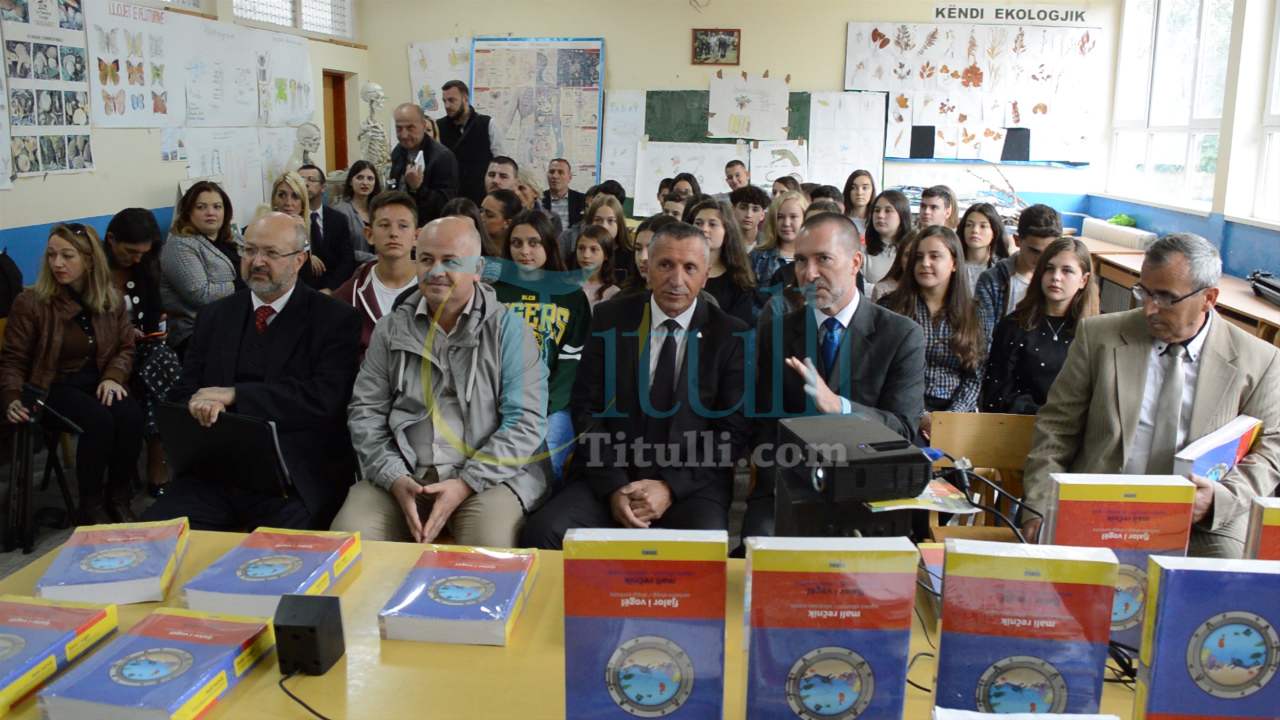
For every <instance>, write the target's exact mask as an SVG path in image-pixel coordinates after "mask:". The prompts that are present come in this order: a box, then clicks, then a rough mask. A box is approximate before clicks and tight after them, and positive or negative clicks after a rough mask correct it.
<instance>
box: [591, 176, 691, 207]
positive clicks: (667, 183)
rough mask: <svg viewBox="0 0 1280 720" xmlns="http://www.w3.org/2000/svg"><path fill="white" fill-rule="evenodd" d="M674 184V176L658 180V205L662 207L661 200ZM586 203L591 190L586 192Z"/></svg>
mask: <svg viewBox="0 0 1280 720" xmlns="http://www.w3.org/2000/svg"><path fill="white" fill-rule="evenodd" d="M675 184H676V179H675V178H669V177H667V178H662V179H661V180H659V181H658V193H657V198H658V207H662V200H663V199H664V198H666V197H667V193H669V192H671V186H672V185H675ZM587 205H591V192H590V191H588V192H587Z"/></svg>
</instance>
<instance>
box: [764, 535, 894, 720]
mask: <svg viewBox="0 0 1280 720" xmlns="http://www.w3.org/2000/svg"><path fill="white" fill-rule="evenodd" d="M918 560H919V556H918V554H917V553H916V550H915V547H914V546H912V544H911V541H910V540H908V539H906V538H848V539H846V538H748V539H747V591H746V597H745V599H744V605H743V618H744V620H745V622H746V624H747V642H746V643H745V645H746V647H745V649H746V650H747V652H748V658H747V683H746V685H747V717H748V718H762V719H763V718H782V717H801V718H804V717H816V718H821V717H848V718H857V717H868V718H878V717H884V718H899V717H902V708H903V699H904V697H905V696H906V680H907V647H908V645H909V644H910V642H911V621H912V612H911V611H912V608H913V607H914V605H915V590H916V567H917V564H918Z"/></svg>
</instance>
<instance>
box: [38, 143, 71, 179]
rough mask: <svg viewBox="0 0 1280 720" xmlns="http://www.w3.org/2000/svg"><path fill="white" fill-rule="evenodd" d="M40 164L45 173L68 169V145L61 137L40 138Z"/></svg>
mask: <svg viewBox="0 0 1280 720" xmlns="http://www.w3.org/2000/svg"><path fill="white" fill-rule="evenodd" d="M40 164H41V165H42V166H43V168H44V170H45V171H49V170H66V169H67V144H66V140H65V139H64V138H63V137H62V136H61V135H41V136H40Z"/></svg>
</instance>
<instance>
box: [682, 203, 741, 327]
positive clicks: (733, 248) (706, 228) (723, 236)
mask: <svg viewBox="0 0 1280 720" xmlns="http://www.w3.org/2000/svg"><path fill="white" fill-rule="evenodd" d="M685 215H686V217H687V218H688V220H689V224H691V225H693V226H694V227H696V228H698V229H699V230H701V231H702V234H703V235H705V236H706V237H707V243H708V244H709V245H710V246H711V260H710V265H709V267H708V270H707V282H706V290H707V292H709V293H711V296H712V297H714V298H715V299H716V302H717V303H718V304H719V305H720V309H721V310H723V311H725V312H726V313H728V314H729V315H732V316H733V317H736V318H738V319H739V320H741V321H742V322H743V323H745V324H746V326H747V327H755V296H756V280H755V277H754V276H753V275H752V274H751V265H750V264H749V262H750V261H749V260H748V259H747V253H746V252H745V251H744V250H743V249H742V239H741V238H740V237H739V236H738V225H737V223H736V222H735V221H734V215H733V209H732V208H731V207H729V203H727V202H721V201H718V200H703V201H702V202H700V203H698V204H696V205H694V206H692V207H690V208H689V211H688V212H687V213H685Z"/></svg>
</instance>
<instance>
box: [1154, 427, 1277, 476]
mask: <svg viewBox="0 0 1280 720" xmlns="http://www.w3.org/2000/svg"><path fill="white" fill-rule="evenodd" d="M1261 432H1262V421H1261V420H1259V419H1258V418H1255V417H1249V416H1248V415H1237V416H1236V417H1235V419H1233V420H1232V421H1231V422H1229V423H1227V424H1226V425H1223V426H1222V427H1220V428H1218V429H1217V430H1214V431H1213V432H1211V433H1209V434H1208V435H1205V436H1204V437H1202V438H1200V439H1199V440H1196V441H1195V442H1193V443H1191V444H1190V445H1187V446H1186V447H1184V448H1182V449H1181V450H1179V451H1178V452H1177V453H1175V454H1174V456H1173V472H1174V474H1175V475H1181V476H1183V477H1191V476H1192V475H1196V476H1199V477H1202V478H1208V479H1209V480H1213V481H1214V482H1217V481H1219V480H1222V476H1224V475H1226V474H1227V473H1228V472H1230V471H1231V468H1233V467H1235V466H1236V463H1238V462H1240V460H1241V458H1243V457H1244V456H1245V455H1248V454H1249V451H1250V450H1252V449H1253V443H1254V441H1256V440H1257V439H1258V435H1259V434H1260V433H1261Z"/></svg>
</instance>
